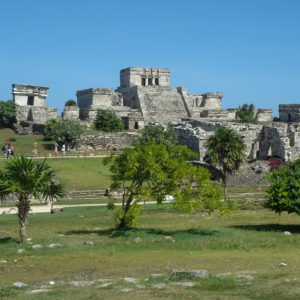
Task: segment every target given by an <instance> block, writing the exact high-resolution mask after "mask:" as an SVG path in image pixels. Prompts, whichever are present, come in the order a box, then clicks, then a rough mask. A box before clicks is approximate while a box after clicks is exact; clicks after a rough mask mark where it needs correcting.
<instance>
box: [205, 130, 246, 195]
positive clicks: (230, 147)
mask: <svg viewBox="0 0 300 300" xmlns="http://www.w3.org/2000/svg"><path fill="white" fill-rule="evenodd" d="M206 148H207V153H206V157H205V160H206V161H207V162H208V163H210V164H212V165H214V166H216V167H221V174H222V176H221V177H222V183H223V187H224V199H225V200H227V177H228V174H230V173H232V172H233V171H235V170H238V169H239V167H240V166H241V164H242V162H243V160H244V158H245V154H244V151H245V149H246V145H245V143H244V141H243V138H242V136H240V135H239V134H238V133H237V132H235V131H234V130H232V129H229V128H226V127H219V128H217V129H216V131H215V134H214V135H212V136H210V137H209V138H208V139H207V141H206Z"/></svg>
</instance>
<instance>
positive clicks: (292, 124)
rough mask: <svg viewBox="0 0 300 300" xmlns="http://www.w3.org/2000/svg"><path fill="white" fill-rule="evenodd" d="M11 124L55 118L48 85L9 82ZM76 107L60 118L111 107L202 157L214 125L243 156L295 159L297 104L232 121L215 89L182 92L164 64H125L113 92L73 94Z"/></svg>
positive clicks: (135, 125) (299, 130)
mask: <svg viewBox="0 0 300 300" xmlns="http://www.w3.org/2000/svg"><path fill="white" fill-rule="evenodd" d="M12 94H13V99H14V101H15V104H16V106H17V122H18V124H19V125H20V126H19V127H22V126H21V125H22V124H23V125H24V123H26V124H33V125H35V124H38V125H44V124H45V123H46V122H47V121H48V120H50V119H53V118H57V109H56V108H50V107H46V105H45V101H46V98H47V95H48V88H47V87H41V86H33V85H20V84H13V90H12ZM76 96H77V106H70V107H65V109H64V112H63V114H62V115H63V118H66V119H74V120H79V121H80V122H82V123H83V124H92V123H93V121H94V119H95V117H96V114H97V111H98V109H107V110H111V111H114V112H115V113H116V114H117V115H118V116H119V117H120V118H122V120H123V122H124V124H125V128H126V129H129V130H134V129H142V128H144V126H146V125H148V124H163V125H168V124H171V126H173V127H174V129H175V131H176V134H177V136H178V139H179V142H180V143H181V144H184V145H187V146H188V147H189V148H191V149H193V150H194V151H196V152H197V153H198V158H199V160H200V161H202V160H203V158H204V156H205V153H206V150H205V146H204V145H205V141H206V139H207V138H208V136H209V135H211V134H213V133H214V130H215V129H216V128H217V127H218V126H226V127H230V128H232V129H234V130H236V131H238V132H239V133H240V134H241V135H242V136H243V137H244V140H245V143H246V145H247V158H248V159H249V160H255V159H265V158H267V157H269V156H275V157H278V158H281V159H284V160H287V161H289V160H293V159H295V158H297V157H299V150H300V104H282V105H280V106H279V120H277V121H276V122H274V121H273V115H272V110H271V109H259V108H258V109H256V110H255V118H256V120H257V124H242V123H239V122H237V121H236V112H237V108H233V109H227V110H223V109H222V97H223V94H222V93H220V92H208V93H197V94H191V93H188V91H187V88H186V87H184V86H179V87H175V88H174V87H171V86H170V70H169V69H168V68H144V67H129V68H126V69H123V70H121V71H120V86H119V87H117V88H116V89H115V90H114V89H112V88H107V87H105V88H104V87H95V88H87V89H84V90H79V91H77V92H76Z"/></svg>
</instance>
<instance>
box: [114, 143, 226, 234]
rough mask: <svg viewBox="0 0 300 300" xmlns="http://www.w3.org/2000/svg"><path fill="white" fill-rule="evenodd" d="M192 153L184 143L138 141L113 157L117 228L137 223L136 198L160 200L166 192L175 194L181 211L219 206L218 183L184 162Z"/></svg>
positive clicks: (200, 169)
mask: <svg viewBox="0 0 300 300" xmlns="http://www.w3.org/2000/svg"><path fill="white" fill-rule="evenodd" d="M193 155H194V154H193V153H192V152H191V151H190V150H188V149H187V148H186V147H183V146H169V147H167V146H165V145H155V144H138V145H136V146H135V147H134V148H131V149H125V151H124V152H123V153H122V154H121V155H120V156H117V157H114V158H113V161H112V165H111V168H110V169H111V171H112V173H113V176H112V179H113V184H112V188H121V189H122V206H121V207H119V208H118V209H117V211H116V214H115V223H116V226H117V227H118V228H119V229H130V228H132V227H134V226H135V225H136V220H137V216H138V215H139V213H140V211H139V206H138V205H137V201H139V200H141V199H145V198H147V199H153V200H155V201H157V202H158V203H162V201H163V200H164V198H165V195H168V194H171V195H173V196H174V198H175V201H174V205H175V206H177V207H179V208H181V209H183V210H184V211H188V212H190V211H193V210H196V209H200V208H207V209H209V210H210V211H213V210H214V209H216V208H220V207H221V206H222V202H221V201H220V199H221V198H222V197H221V195H222V193H220V189H219V185H218V184H217V183H214V182H212V181H211V180H210V174H209V172H208V171H207V170H205V169H203V168H199V167H195V166H193V165H192V164H191V163H189V162H187V159H189V158H191V157H192V156H193Z"/></svg>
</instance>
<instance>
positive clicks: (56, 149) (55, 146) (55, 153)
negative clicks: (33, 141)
mask: <svg viewBox="0 0 300 300" xmlns="http://www.w3.org/2000/svg"><path fill="white" fill-rule="evenodd" d="M54 155H55V156H57V155H58V144H57V143H56V142H55V144H54Z"/></svg>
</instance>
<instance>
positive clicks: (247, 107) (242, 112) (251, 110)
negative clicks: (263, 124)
mask: <svg viewBox="0 0 300 300" xmlns="http://www.w3.org/2000/svg"><path fill="white" fill-rule="evenodd" d="M236 119H237V120H238V121H240V122H241V123H257V121H256V119H255V107H254V105H253V104H243V105H242V106H240V107H239V108H238V110H237V112H236Z"/></svg>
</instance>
